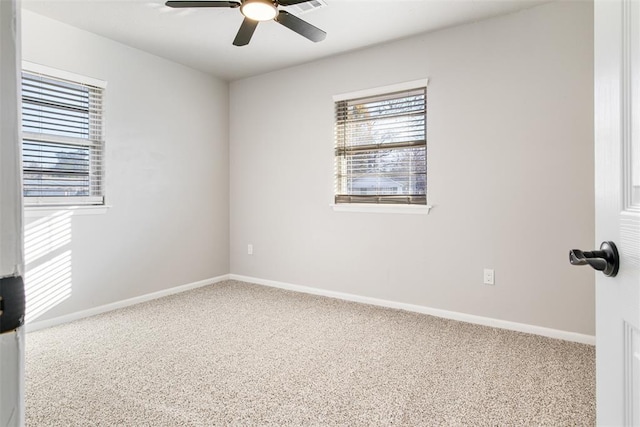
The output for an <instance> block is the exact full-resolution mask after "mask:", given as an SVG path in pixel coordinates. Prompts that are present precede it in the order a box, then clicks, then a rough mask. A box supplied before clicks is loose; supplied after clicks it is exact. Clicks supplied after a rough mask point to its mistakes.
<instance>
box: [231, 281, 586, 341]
mask: <svg viewBox="0 0 640 427" xmlns="http://www.w3.org/2000/svg"><path fill="white" fill-rule="evenodd" d="M229 278H230V279H231V280H239V281H242V282H249V283H255V284H257V285H264V286H270V287H273V288H280V289H287V290H290V291H296V292H303V293H307V294H313V295H321V296H325V297H330V298H337V299H341V300H346V301H354V302H359V303H364V304H370V305H377V306H380V307H388V308H395V309H400V310H406V311H412V312H415V313H422V314H429V315H431V316H437V317H442V318H445V319H452V320H458V321H461V322H467V323H474V324H476V325H484V326H491V327H493V328H499V329H508V330H511V331H517V332H525V333H529V334H535V335H541V336H544V337H549V338H556V339H561V340H565V341H572V342H577V343H581V344H590V345H595V343H596V337H595V336H593V335H584V334H578V333H575V332H568V331H561V330H558V329H551V328H545V327H542V326H535V325H527V324H525V323H516V322H509V321H507V320H500V319H493V318H490V317H483V316H475V315H473V314H466V313H459V312H455V311H448V310H440V309H437V308H431V307H425V306H421V305H415V304H406V303H402V302H396V301H389V300H383V299H379V298H372V297H365V296H361V295H355V294H348V293H344V292H337V291H329V290H325V289H319V288H312V287H308V286H301V285H294V284H291V283H284V282H278V281H275V280H266V279H259V278H256V277H248V276H241V275H238V274H230V275H229Z"/></svg>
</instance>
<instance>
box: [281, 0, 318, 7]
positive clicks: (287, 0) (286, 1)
mask: <svg viewBox="0 0 640 427" xmlns="http://www.w3.org/2000/svg"><path fill="white" fill-rule="evenodd" d="M276 1H277V3H278V4H279V5H280V6H293V5H294V4H300V3H306V2H309V1H311V0H276Z"/></svg>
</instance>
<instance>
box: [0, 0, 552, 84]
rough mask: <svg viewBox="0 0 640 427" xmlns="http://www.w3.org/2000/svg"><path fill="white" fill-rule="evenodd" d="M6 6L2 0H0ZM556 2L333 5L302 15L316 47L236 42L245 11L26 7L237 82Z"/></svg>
mask: <svg viewBox="0 0 640 427" xmlns="http://www.w3.org/2000/svg"><path fill="white" fill-rule="evenodd" d="M0 1H2V0H0ZM546 1H548V0H326V3H327V6H326V7H324V8H320V9H317V10H313V11H311V12H308V13H305V14H303V15H301V16H300V17H301V18H302V19H304V20H306V21H308V22H309V23H311V24H313V25H315V26H316V27H319V28H321V29H323V30H324V31H326V32H327V38H326V39H325V40H324V41H322V42H319V43H313V42H310V41H309V40H307V39H305V38H303V37H301V36H299V35H298V34H296V33H294V32H292V31H291V30H289V29H287V28H285V27H283V26H282V25H279V24H277V23H276V22H273V21H269V22H263V23H260V25H259V26H258V28H257V30H256V32H255V34H254V35H253V38H252V40H251V43H250V44H249V45H248V46H244V47H236V46H233V45H232V44H231V43H232V41H233V39H234V37H235V35H236V32H237V31H238V28H239V27H240V24H241V22H242V18H243V17H242V15H241V14H240V11H239V10H238V9H226V8H222V9H221V8H213V9H212V8H196V9H172V8H169V7H166V6H165V5H164V1H163V0H22V6H23V8H25V9H27V10H30V11H32V12H35V13H38V14H40V15H44V16H47V17H50V18H52V19H55V20H58V21H62V22H65V23H67V24H70V25H72V26H74V27H77V28H81V29H84V30H87V31H90V32H92V33H95V34H99V35H101V36H104V37H107V38H110V39H113V40H116V41H118V42H121V43H124V44H127V45H129V46H132V47H135V48H138V49H141V50H144V51H147V52H150V53H153V54H155V55H158V56H161V57H164V58H167V59H170V60H173V61H176V62H179V63H182V64H185V65H187V66H189V67H192V68H195V69H198V70H202V71H205V72H207V73H210V74H213V75H215V76H218V77H220V78H223V79H226V80H235V79H239V78H243V77H248V76H252V75H257V74H261V73H265V72H268V71H273V70H276V69H280V68H284V67H288V66H291V65H295V64H300V63H303V62H308V61H311V60H314V59H318V58H322V57H327V56H331V55H336V54H339V53H343V52H347V51H350V50H354V49H359V48H363V47H366V46H370V45H374V44H379V43H384V42H387V41H390V40H395V39H400V38H404V37H408V36H411V35H415V34H420V33H424V32H428V31H433V30H436V29H440V28H444V27H449V26H452V25H458V24H461V23H465V22H471V21H477V20H480V19H485V18H488V17H491V16H496V15H501V14H506V13H512V12H515V11H517V10H521V9H526V8H529V7H532V6H535V5H538V4H540V3H545V2H546Z"/></svg>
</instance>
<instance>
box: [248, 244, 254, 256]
mask: <svg viewBox="0 0 640 427" xmlns="http://www.w3.org/2000/svg"><path fill="white" fill-rule="evenodd" d="M247 255H253V245H252V244H251V243H249V244H248V245H247Z"/></svg>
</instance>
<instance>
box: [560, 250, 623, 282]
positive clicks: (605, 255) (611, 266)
mask: <svg viewBox="0 0 640 427" xmlns="http://www.w3.org/2000/svg"><path fill="white" fill-rule="evenodd" d="M569 262H570V263H571V264H572V265H590V266H591V267H593V269H594V270H598V271H602V272H603V273H604V275H605V276H608V277H614V276H615V275H616V274H618V268H619V267H620V257H619V256H618V248H616V245H615V243H613V242H602V244H601V245H600V250H599V251H581V250H580V249H571V250H570V251H569Z"/></svg>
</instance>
